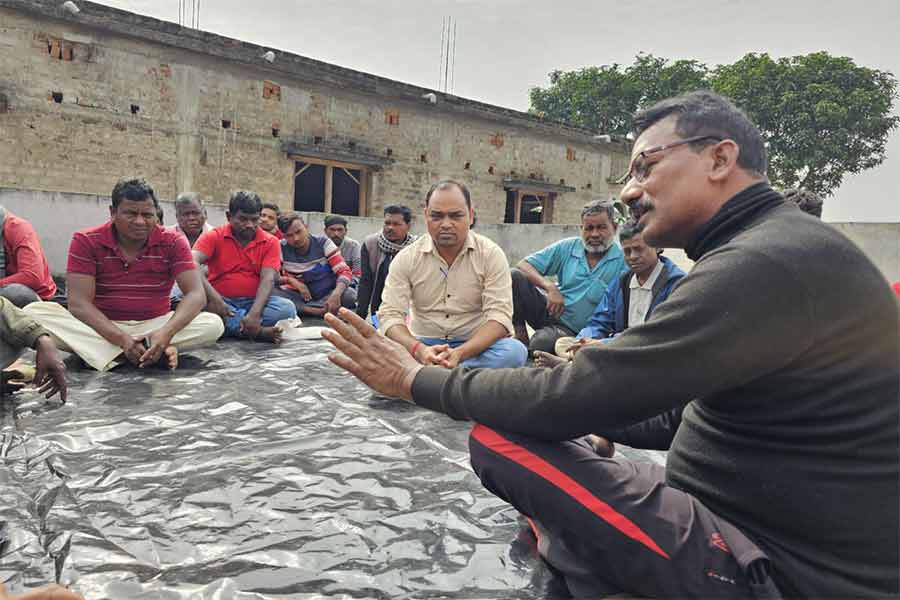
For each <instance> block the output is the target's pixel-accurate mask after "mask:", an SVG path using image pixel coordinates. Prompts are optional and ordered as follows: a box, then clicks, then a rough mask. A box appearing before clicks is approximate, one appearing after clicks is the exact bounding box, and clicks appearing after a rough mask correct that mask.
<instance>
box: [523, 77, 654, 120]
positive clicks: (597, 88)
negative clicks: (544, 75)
mask: <svg viewBox="0 0 900 600" xmlns="http://www.w3.org/2000/svg"><path fill="white" fill-rule="evenodd" d="M530 95H531V112H532V113H534V114H538V115H541V116H543V117H545V118H548V119H550V120H553V121H559V122H562V123H566V124H567V125H571V126H572V127H580V128H582V129H589V130H591V131H593V132H595V133H596V132H603V133H621V134H625V133H627V132H628V128H629V125H630V121H631V113H632V112H633V111H634V107H635V106H637V103H638V100H639V99H640V96H641V94H640V91H639V90H637V89H636V88H635V86H634V85H633V83H632V80H631V79H630V78H629V77H628V76H627V75H626V74H625V73H624V72H623V71H622V70H621V69H620V68H619V65H617V64H613V65H604V66H602V67H587V68H584V69H581V70H578V71H553V72H552V73H550V87H548V88H546V89H542V88H532V89H531V93H530Z"/></svg>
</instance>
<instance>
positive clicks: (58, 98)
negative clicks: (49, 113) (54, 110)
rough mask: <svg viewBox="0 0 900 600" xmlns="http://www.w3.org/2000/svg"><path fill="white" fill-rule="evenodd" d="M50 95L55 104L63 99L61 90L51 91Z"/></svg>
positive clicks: (60, 102)
mask: <svg viewBox="0 0 900 600" xmlns="http://www.w3.org/2000/svg"><path fill="white" fill-rule="evenodd" d="M51 96H52V97H53V101H54V102H56V103H57V104H62V101H63V93H62V92H53V93H52V94H51Z"/></svg>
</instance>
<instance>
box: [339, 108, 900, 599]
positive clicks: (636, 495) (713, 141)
mask: <svg viewBox="0 0 900 600" xmlns="http://www.w3.org/2000/svg"><path fill="white" fill-rule="evenodd" d="M635 129H636V133H637V135H638V137H637V139H636V141H635V144H634V147H633V149H632V163H631V168H630V170H629V173H628V176H629V179H628V184H627V185H626V187H625V190H624V191H623V193H622V199H623V200H624V201H625V202H626V203H628V204H629V206H631V208H632V209H633V210H634V212H635V213H636V215H637V217H638V218H639V223H640V225H641V226H642V227H643V232H644V239H645V240H647V242H648V243H650V244H653V245H655V246H658V247H679V248H684V249H685V250H686V251H687V254H688V256H690V257H691V258H692V259H693V260H695V261H696V264H695V266H694V268H693V270H692V271H691V273H690V274H689V275H688V276H687V277H685V278H684V279H683V280H682V282H681V284H680V285H679V286H678V287H677V288H676V289H675V290H674V291H673V292H672V295H671V296H670V297H669V299H668V300H667V301H666V302H664V303H663V304H662V305H660V306H659V308H658V309H657V310H656V311H655V312H654V313H653V315H652V316H651V317H650V318H649V319H648V321H647V322H646V323H644V324H642V325H638V326H637V327H633V328H630V329H628V330H627V331H626V332H624V333H623V334H622V335H620V336H618V337H617V338H616V339H615V340H613V341H612V342H610V343H609V344H606V345H604V346H602V347H591V346H589V347H586V348H584V349H583V350H582V351H580V352H579V353H578V354H577V355H576V357H575V360H574V361H573V362H572V363H569V364H568V365H563V366H559V367H556V368H555V369H552V370H548V369H494V370H465V369H455V370H452V371H449V370H446V369H437V368H430V367H421V366H419V365H417V364H416V363H415V361H413V360H412V359H411V358H410V357H408V356H404V353H403V351H402V349H398V348H397V347H395V346H394V345H392V344H390V343H389V342H387V341H385V340H384V339H382V338H380V336H378V335H377V334H375V332H374V331H373V330H372V329H371V328H370V327H368V326H367V325H366V324H365V323H363V322H362V321H361V320H359V319H357V318H356V317H355V315H350V314H349V313H341V316H342V317H343V318H345V319H347V320H348V321H350V323H349V325H348V324H345V323H341V322H339V321H338V320H337V319H332V320H330V321H329V322H330V323H332V324H334V325H335V327H336V332H332V333H329V334H327V335H326V337H327V338H328V339H329V340H330V341H331V342H332V343H333V344H334V345H335V346H336V347H337V348H338V349H339V350H340V351H341V354H335V355H333V356H332V357H331V360H332V361H333V362H335V363H336V364H338V365H339V366H341V367H343V368H345V369H347V370H349V371H350V372H351V373H353V374H354V375H356V376H357V377H359V378H360V379H361V380H362V381H364V382H365V383H367V384H368V385H369V386H370V387H372V388H374V389H376V390H378V391H379V392H380V393H382V394H385V395H389V396H399V397H403V398H406V399H408V400H411V401H412V402H414V403H415V404H418V405H420V406H423V407H426V408H430V409H432V410H437V411H441V412H444V413H446V414H448V415H449V416H451V417H453V418H455V419H468V420H471V421H475V422H477V423H479V425H476V427H475V428H474V429H473V432H472V437H471V443H470V451H471V455H472V464H473V467H474V469H475V472H476V473H477V474H478V476H479V477H480V478H481V480H482V482H483V483H484V485H485V486H486V487H487V488H488V489H489V490H491V491H492V492H493V493H495V494H496V495H498V496H499V497H501V498H503V499H504V500H506V501H508V502H509V503H510V504H512V505H513V506H515V507H516V508H517V509H518V510H519V511H520V512H522V513H523V514H525V515H527V516H529V517H531V518H532V519H533V520H534V521H536V522H537V523H538V528H539V530H541V531H542V532H544V533H545V534H546V535H544V536H542V538H544V540H543V541H542V542H541V544H539V548H541V547H542V546H543V548H542V550H543V554H544V556H545V558H547V559H548V560H549V561H550V562H551V563H552V564H554V565H555V566H557V567H558V568H560V569H561V570H562V571H563V573H564V574H565V576H566V580H567V582H569V583H570V588H572V589H573V591H575V590H577V592H575V593H576V595H583V596H589V595H591V593H592V591H591V586H592V585H593V586H594V587H593V594H594V595H599V594H600V593H603V592H605V591H609V590H610V589H618V590H621V591H623V592H628V593H634V594H638V595H641V596H650V597H655V598H674V597H678V598H686V597H722V598H753V597H756V598H773V597H778V595H779V593H780V594H782V595H784V596H786V597H815V598H824V597H840V598H858V597H894V596H896V594H897V593H898V591H900V590H898V587H900V584H898V571H900V558H898V547H900V543H898V529H900V523H898V510H897V507H898V505H900V412H898V396H900V324H898V316H900V315H898V312H900V310H898V302H897V298H896V297H895V295H894V294H893V292H892V291H891V289H890V287H889V286H888V283H887V281H885V279H884V277H883V276H882V275H881V274H880V273H879V272H878V270H877V269H876V267H875V266H874V265H873V264H872V262H871V261H870V260H869V259H868V258H866V257H865V256H864V255H863V253H862V252H861V251H860V250H859V248H857V247H856V246H855V245H853V244H852V243H851V242H850V241H849V240H847V239H846V238H845V237H843V236H842V235H841V234H840V233H838V232H837V231H836V230H834V229H832V228H831V227H829V226H828V225H826V224H824V223H822V222H820V221H819V220H818V219H816V218H814V217H811V216H809V215H806V214H803V213H802V212H801V211H800V210H799V209H798V208H797V207H796V206H794V205H792V204H789V203H785V202H784V200H783V198H782V196H781V195H780V194H779V193H777V192H775V191H774V190H772V188H771V187H769V185H768V182H767V180H766V177H765V172H766V152H765V147H764V145H763V143H762V140H761V137H760V135H759V132H758V130H757V129H756V127H755V126H754V125H753V124H752V123H751V122H750V121H749V120H748V119H747V117H746V116H745V115H744V114H743V113H742V112H740V111H739V110H738V109H736V108H735V107H734V106H733V105H732V104H731V103H730V102H728V101H727V100H725V99H723V98H721V97H719V96H717V95H715V94H712V93H710V92H695V93H692V94H688V95H685V96H681V97H677V98H671V99H668V100H664V101H662V102H660V103H658V104H657V105H655V106H653V107H651V108H649V109H647V110H645V111H643V112H641V113H639V114H638V115H636V118H635ZM682 405H686V407H685V409H684V413H683V419H682V422H681V424H680V426H678V429H677V432H676V433H675V436H674V440H673V441H672V445H671V450H670V452H669V456H668V463H667V465H666V467H665V469H663V468H661V467H655V466H652V465H645V464H636V463H632V462H630V461H628V460H625V459H622V458H605V457H600V456H597V455H596V454H593V455H592V450H591V448H590V446H589V445H587V444H585V443H584V441H583V439H582V436H585V434H588V433H591V432H597V431H604V430H609V429H613V428H620V427H627V426H629V425H632V424H634V423H638V422H641V421H643V420H645V419H648V418H649V417H652V416H654V415H658V414H661V413H664V412H665V411H667V410H671V409H672V408H675V407H678V406H682ZM548 546H549V548H548ZM604 586H605V587H604Z"/></svg>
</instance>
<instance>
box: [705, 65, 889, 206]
mask: <svg viewBox="0 0 900 600" xmlns="http://www.w3.org/2000/svg"><path fill="white" fill-rule="evenodd" d="M712 87H713V89H714V90H715V91H717V92H719V93H720V94H722V95H724V96H728V97H729V98H731V99H732V100H734V102H735V103H736V104H737V105H738V106H740V107H741V108H743V109H744V110H745V111H747V113H748V114H749V115H750V118H751V119H752V120H753V121H754V123H756V125H757V126H758V127H759V129H760V132H761V133H762V135H763V139H764V140H765V141H766V145H767V147H768V150H769V178H770V179H771V180H772V181H773V182H777V184H778V185H780V186H782V187H800V188H806V189H808V190H811V191H813V192H816V193H818V194H822V195H826V196H827V195H829V194H830V193H831V192H832V191H834V190H835V189H836V188H837V187H838V186H839V185H840V184H841V180H842V179H843V177H844V175H845V174H846V173H859V172H860V171H863V170H865V169H871V168H872V167H875V166H877V165H879V164H881V163H882V162H883V161H884V157H885V145H886V143H887V139H888V135H889V134H890V132H891V131H892V130H893V129H894V128H896V127H897V123H898V121H900V118H898V117H896V116H892V115H891V108H892V106H893V101H894V98H895V97H896V87H897V82H896V80H895V79H894V77H893V75H891V74H890V73H885V72H882V71H877V70H874V69H868V68H866V67H860V66H857V65H856V64H854V63H853V61H852V60H851V59H849V58H846V57H835V56H829V55H828V54H827V53H825V52H816V53H813V54H808V55H806V56H794V57H791V58H781V59H778V60H774V59H772V58H771V57H769V56H768V55H767V54H748V55H746V56H744V57H743V58H742V59H740V60H738V61H737V62H735V63H734V64H731V65H723V66H720V67H718V68H717V69H716V70H715V73H714V74H713V78H712Z"/></svg>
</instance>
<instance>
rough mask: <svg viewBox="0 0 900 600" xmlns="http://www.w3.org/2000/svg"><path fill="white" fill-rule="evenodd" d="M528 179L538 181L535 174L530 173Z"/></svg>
mask: <svg viewBox="0 0 900 600" xmlns="http://www.w3.org/2000/svg"><path fill="white" fill-rule="evenodd" d="M528 179H537V177H535V175H534V173H529V174H528Z"/></svg>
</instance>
